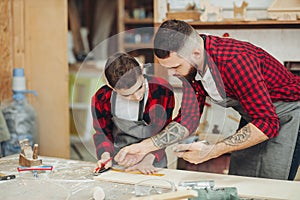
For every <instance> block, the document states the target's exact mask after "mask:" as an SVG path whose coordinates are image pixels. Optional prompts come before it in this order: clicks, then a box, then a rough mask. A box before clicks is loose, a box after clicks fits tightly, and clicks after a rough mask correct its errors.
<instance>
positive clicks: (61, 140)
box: [24, 0, 70, 158]
mask: <svg viewBox="0 0 300 200" xmlns="http://www.w3.org/2000/svg"><path fill="white" fill-rule="evenodd" d="M24 15H25V17H24V19H25V21H24V25H25V70H26V76H27V82H28V89H31V90H36V91H37V92H38V97H36V98H35V97H33V98H31V103H32V105H33V106H34V108H35V109H36V112H37V116H38V119H37V120H38V134H39V138H38V141H39V142H38V143H39V147H40V155H46V156H56V157H63V158H69V155H70V146H69V102H68V49H67V41H68V40H67V27H68V23H67V16H68V14H67V0H43V1H40V0H26V1H24Z"/></svg>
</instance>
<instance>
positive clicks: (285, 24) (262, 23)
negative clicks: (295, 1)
mask: <svg viewBox="0 0 300 200" xmlns="http://www.w3.org/2000/svg"><path fill="white" fill-rule="evenodd" d="M189 24H190V25H192V26H193V27H194V28H202V29H203V28H214V29H223V28H227V29H236V28H242V29H249V28H264V29H266V28H300V20H294V21H276V20H258V21H238V20H233V21H229V20H228V21H221V22H200V21H193V22H189Z"/></svg>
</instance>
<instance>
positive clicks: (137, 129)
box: [92, 53, 175, 174]
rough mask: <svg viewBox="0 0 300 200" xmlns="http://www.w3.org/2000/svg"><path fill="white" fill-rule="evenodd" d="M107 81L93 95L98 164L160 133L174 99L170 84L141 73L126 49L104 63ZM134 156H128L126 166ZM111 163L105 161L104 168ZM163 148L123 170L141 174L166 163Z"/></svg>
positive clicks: (170, 116)
mask: <svg viewBox="0 0 300 200" xmlns="http://www.w3.org/2000/svg"><path fill="white" fill-rule="evenodd" d="M105 76H106V79H107V85H104V86H103V87H101V88H100V89H99V90H98V91H97V92H96V94H95V95H94V96H93V98H92V116H93V126H94V129H95V130H96V133H95V134H94V136H93V138H94V143H95V146H96V152H97V157H98V159H99V161H98V165H99V166H100V165H101V163H102V164H103V163H104V162H105V161H106V160H108V159H109V158H110V157H113V156H114V155H115V154H116V153H118V151H119V150H120V149H121V148H122V147H124V146H127V145H129V144H133V143H137V142H140V141H141V140H143V139H145V138H149V137H151V136H153V135H155V134H157V133H159V132H160V131H161V130H162V129H163V128H164V127H165V126H166V125H167V124H168V123H169V122H170V121H171V120H172V112H173V109H174V104H175V99H174V94H173V92H172V88H171V86H170V85H169V84H168V83H167V81H164V80H163V79H161V78H157V77H150V76H147V75H143V73H142V67H141V66H140V65H139V63H138V62H137V61H136V60H135V58H133V57H131V56H130V55H128V54H125V53H116V54H114V55H113V56H111V57H110V58H109V59H108V60H107V62H106V65H105ZM132 162H135V161H134V160H131V159H127V161H126V162H125V164H124V165H125V167H126V166H130V165H131V163H132ZM111 165H112V162H108V163H107V164H106V165H105V168H108V167H110V166H111ZM166 166H167V158H166V154H165V151H164V149H162V150H158V151H155V152H152V153H149V154H148V155H146V156H145V157H144V159H143V160H142V161H141V162H139V163H138V164H136V165H134V166H132V167H129V168H127V169H126V170H128V171H129V170H139V171H141V172H142V173H144V174H151V173H153V172H155V171H156V170H155V167H166Z"/></svg>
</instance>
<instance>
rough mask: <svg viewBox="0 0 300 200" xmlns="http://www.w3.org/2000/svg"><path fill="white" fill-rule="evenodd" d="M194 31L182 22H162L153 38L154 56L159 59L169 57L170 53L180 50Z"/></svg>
mask: <svg viewBox="0 0 300 200" xmlns="http://www.w3.org/2000/svg"><path fill="white" fill-rule="evenodd" d="M193 31H194V29H193V28H192V27H191V26H190V25H189V24H187V23H186V22H184V21H180V20H167V21H165V22H163V23H162V24H161V25H160V27H159V29H158V31H157V33H156V34H155V38H154V54H155V55H156V56H157V57H158V58H161V59H164V58H167V57H169V56H170V52H171V51H174V52H178V51H179V50H181V48H182V47H183V45H184V44H185V41H186V40H187V38H188V36H190V35H191V34H192V33H193Z"/></svg>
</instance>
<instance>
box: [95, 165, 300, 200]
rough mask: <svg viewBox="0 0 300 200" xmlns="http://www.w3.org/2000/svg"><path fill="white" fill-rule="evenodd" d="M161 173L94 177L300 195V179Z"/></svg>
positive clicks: (289, 196)
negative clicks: (193, 183)
mask: <svg viewBox="0 0 300 200" xmlns="http://www.w3.org/2000/svg"><path fill="white" fill-rule="evenodd" d="M159 173H162V174H165V175H164V176H162V177H156V176H147V175H141V174H128V173H122V172H115V171H108V172H105V173H103V174H101V175H99V176H96V177H94V179H95V180H102V181H110V182H116V183H126V184H136V183H138V182H139V181H143V180H149V179H153V180H161V179H164V180H168V181H172V182H173V183H174V184H175V185H176V186H178V183H179V182H180V181H200V180H202V181H203V180H214V181H215V187H236V188H237V190H238V194H239V195H241V196H247V197H256V198H267V199H270V198H271V199H295V200H296V199H297V200H298V199H300V190H299V188H300V182H298V181H282V180H274V179H264V178H251V177H241V176H233V175H221V174H213V173H203V172H192V171H185V170H172V169H161V170H160V171H159ZM155 182H156V184H157V186H161V187H165V186H166V183H165V182H162V183H161V184H159V183H158V182H157V181H155Z"/></svg>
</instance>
